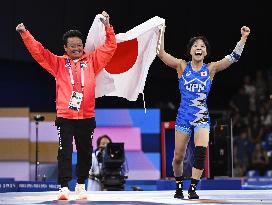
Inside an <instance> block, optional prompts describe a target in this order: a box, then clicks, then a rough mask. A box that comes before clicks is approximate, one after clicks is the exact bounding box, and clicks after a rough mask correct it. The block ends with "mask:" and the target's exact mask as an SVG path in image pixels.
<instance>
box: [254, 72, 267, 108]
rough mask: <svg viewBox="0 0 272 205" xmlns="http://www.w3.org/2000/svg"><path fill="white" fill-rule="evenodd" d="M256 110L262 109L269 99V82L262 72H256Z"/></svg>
mask: <svg viewBox="0 0 272 205" xmlns="http://www.w3.org/2000/svg"><path fill="white" fill-rule="evenodd" d="M255 86H256V108H257V111H258V108H260V107H261V105H262V104H263V103H264V102H265V100H266V97H267V94H268V93H267V81H266V80H265V78H264V76H263V72H262V70H257V71H256V82H255Z"/></svg>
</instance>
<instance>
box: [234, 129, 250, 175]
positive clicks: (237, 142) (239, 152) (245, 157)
mask: <svg viewBox="0 0 272 205" xmlns="http://www.w3.org/2000/svg"><path fill="white" fill-rule="evenodd" d="M251 151H252V143H251V142H250V140H249V137H248V131H247V128H244V129H242V130H241V132H240V133H239V135H238V136H235V138H234V166H235V168H236V169H239V170H240V171H241V170H244V171H246V170H247V167H248V165H249V162H250V158H251V155H250V153H251ZM244 174H245V173H243V175H244Z"/></svg>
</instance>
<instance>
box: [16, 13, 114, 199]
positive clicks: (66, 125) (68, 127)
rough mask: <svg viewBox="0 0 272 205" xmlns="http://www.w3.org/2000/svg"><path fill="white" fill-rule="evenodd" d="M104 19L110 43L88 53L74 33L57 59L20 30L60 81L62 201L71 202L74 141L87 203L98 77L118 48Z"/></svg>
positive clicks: (80, 184)
mask: <svg viewBox="0 0 272 205" xmlns="http://www.w3.org/2000/svg"><path fill="white" fill-rule="evenodd" d="M102 15H103V17H102V18H101V21H102V23H103V24H104V25H105V30H106V42H105V43H104V45H102V46H101V47H99V48H97V49H96V50H95V51H93V52H91V53H84V51H83V36H82V34H81V32H80V31H78V30H70V31H68V32H66V33H65V34H64V35H63V43H64V50H65V54H64V55H63V56H57V55H54V54H53V53H51V52H50V51H49V50H47V49H45V48H44V47H43V45H42V44H41V43H39V42H38V41H36V40H35V39H34V38H33V36H32V35H31V34H30V32H29V31H28V30H27V29H26V28H25V26H24V24H22V23H21V24H19V25H18V26H17V27H16V30H17V31H18V32H19V33H20V35H21V37H22V39H23V42H24V44H25V46H26V47H27V49H28V51H29V52H30V54H31V55H32V57H33V58H34V59H35V60H36V61H37V62H38V63H39V64H40V65H41V66H42V67H43V68H45V69H46V70H47V71H48V72H49V73H51V74H52V75H53V76H54V78H55V80H56V110H57V119H56V126H57V129H58V135H59V149H58V157H57V158H58V171H59V174H58V183H59V184H60V185H61V189H60V195H59V198H58V199H59V200H68V196H69V188H68V182H69V181H70V180H71V179H72V152H73V146H72V141H73V137H74V139H75V143H76V148H77V165H76V175H77V185H76V188H75V191H76V193H77V195H78V198H79V199H87V194H86V190H85V180H86V179H87V178H88V175H89V170H90V168H91V162H92V135H93V131H94V129H95V127H96V123H95V111H94V108H95V84H96V83H95V76H96V75H97V74H98V73H99V72H100V71H101V70H102V69H103V68H104V67H105V66H106V65H107V63H108V62H109V61H110V59H111V57H112V56H113V54H114V52H115V50H116V47H117V44H116V39H115V34H114V30H113V28H112V26H111V25H110V23H109V15H108V14H107V13H106V12H105V11H103V12H102Z"/></svg>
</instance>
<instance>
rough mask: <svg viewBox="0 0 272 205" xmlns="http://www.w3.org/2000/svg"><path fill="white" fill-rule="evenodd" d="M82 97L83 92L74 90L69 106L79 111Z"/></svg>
mask: <svg viewBox="0 0 272 205" xmlns="http://www.w3.org/2000/svg"><path fill="white" fill-rule="evenodd" d="M82 99H83V93H79V92H76V91H73V92H72V95H71V98H70V102H69V106H68V108H69V109H72V110H77V111H79V109H80V105H81V102H82Z"/></svg>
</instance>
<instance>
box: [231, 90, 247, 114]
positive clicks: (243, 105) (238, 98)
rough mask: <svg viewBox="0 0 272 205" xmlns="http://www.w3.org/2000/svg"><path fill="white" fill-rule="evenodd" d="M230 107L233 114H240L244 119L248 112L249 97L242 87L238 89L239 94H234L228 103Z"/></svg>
mask: <svg viewBox="0 0 272 205" xmlns="http://www.w3.org/2000/svg"><path fill="white" fill-rule="evenodd" d="M230 107H231V108H232V109H233V111H234V112H238V113H240V115H241V116H242V117H245V116H246V115H247V114H248V112H249V97H248V95H247V94H246V92H245V88H244V87H240V89H239V93H237V94H235V95H234V96H233V98H232V100H231V101H230Z"/></svg>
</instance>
